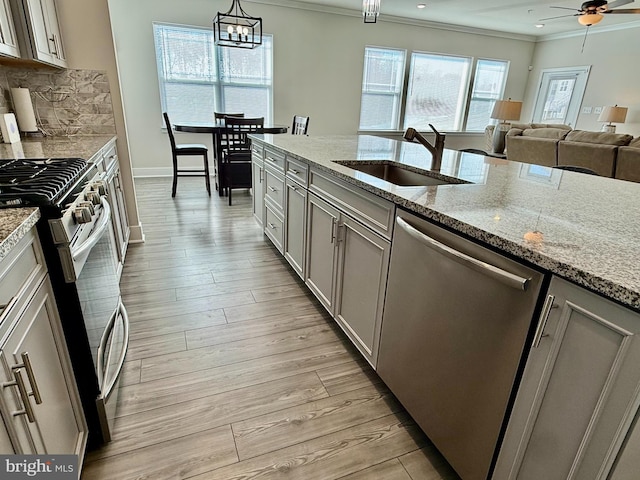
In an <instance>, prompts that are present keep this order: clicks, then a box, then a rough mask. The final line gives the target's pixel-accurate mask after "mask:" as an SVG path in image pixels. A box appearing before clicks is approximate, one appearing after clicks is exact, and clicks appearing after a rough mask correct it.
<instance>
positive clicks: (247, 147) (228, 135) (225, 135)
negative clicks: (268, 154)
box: [220, 117, 264, 161]
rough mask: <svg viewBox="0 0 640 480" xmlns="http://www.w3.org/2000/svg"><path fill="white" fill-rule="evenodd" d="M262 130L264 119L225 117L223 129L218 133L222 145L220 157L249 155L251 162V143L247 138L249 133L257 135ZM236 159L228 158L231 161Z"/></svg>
mask: <svg viewBox="0 0 640 480" xmlns="http://www.w3.org/2000/svg"><path fill="white" fill-rule="evenodd" d="M263 128H264V117H258V118H242V117H226V118H225V127H224V128H223V129H222V130H221V131H220V140H221V143H222V150H223V152H222V157H223V161H224V160H225V157H229V156H231V157H236V158H237V156H238V155H239V154H247V153H248V154H249V160H251V141H250V140H249V138H248V137H247V135H248V134H249V133H259V132H261V131H262V129H263ZM236 158H229V160H228V161H233V160H234V159H236Z"/></svg>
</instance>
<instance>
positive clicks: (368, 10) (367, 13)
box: [362, 0, 380, 23]
mask: <svg viewBox="0 0 640 480" xmlns="http://www.w3.org/2000/svg"><path fill="white" fill-rule="evenodd" d="M378 15H380V0H362V18H363V19H364V23H376V21H377V20H378Z"/></svg>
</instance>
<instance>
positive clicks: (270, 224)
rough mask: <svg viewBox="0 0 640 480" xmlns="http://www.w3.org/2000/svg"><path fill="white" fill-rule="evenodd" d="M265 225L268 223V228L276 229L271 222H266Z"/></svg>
mask: <svg viewBox="0 0 640 480" xmlns="http://www.w3.org/2000/svg"><path fill="white" fill-rule="evenodd" d="M267 225H269V228H270V229H272V230H275V229H276V226H275V224H273V223H268V224H267Z"/></svg>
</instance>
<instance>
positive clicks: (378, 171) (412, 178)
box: [334, 160, 466, 187]
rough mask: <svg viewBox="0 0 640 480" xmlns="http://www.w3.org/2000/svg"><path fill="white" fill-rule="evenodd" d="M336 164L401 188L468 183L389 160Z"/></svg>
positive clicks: (340, 162)
mask: <svg viewBox="0 0 640 480" xmlns="http://www.w3.org/2000/svg"><path fill="white" fill-rule="evenodd" d="M334 163H338V164H340V165H344V166H345V167H349V168H352V169H354V170H358V171H359V172H363V173H366V174H367V175H372V176H374V177H376V178H380V179H381V180H385V181H387V182H389V183H393V184H394V185H398V186H401V187H408V186H426V187H429V186H434V185H447V184H450V183H466V182H464V181H461V180H458V179H454V178H451V179H445V178H439V177H436V176H435V175H433V174H431V173H430V172H427V171H425V170H422V171H417V170H418V169H415V168H412V167H407V166H405V165H401V164H398V163H390V162H389V161H387V160H380V161H369V160H366V161H354V160H344V161H342V160H334Z"/></svg>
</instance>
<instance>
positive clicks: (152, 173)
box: [133, 167, 173, 178]
mask: <svg viewBox="0 0 640 480" xmlns="http://www.w3.org/2000/svg"><path fill="white" fill-rule="evenodd" d="M133 177H134V178H136V177H138V178H143V177H173V169H172V168H171V167H143V168H134V169H133Z"/></svg>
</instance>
